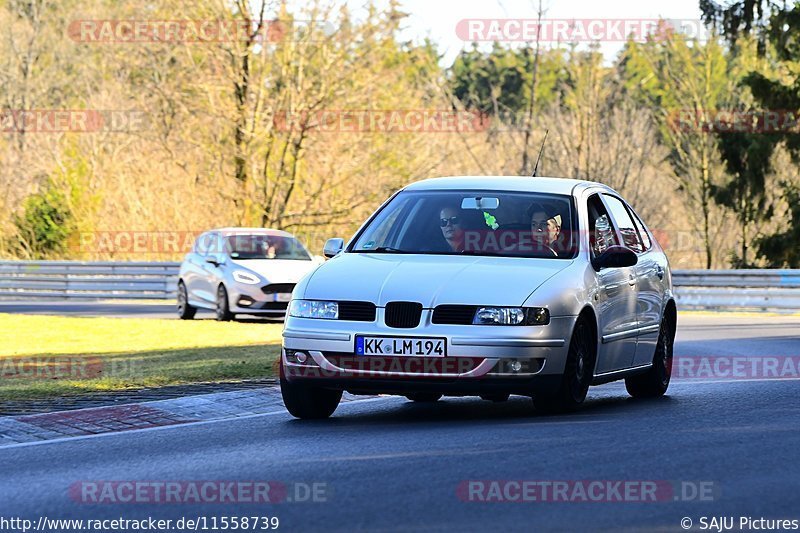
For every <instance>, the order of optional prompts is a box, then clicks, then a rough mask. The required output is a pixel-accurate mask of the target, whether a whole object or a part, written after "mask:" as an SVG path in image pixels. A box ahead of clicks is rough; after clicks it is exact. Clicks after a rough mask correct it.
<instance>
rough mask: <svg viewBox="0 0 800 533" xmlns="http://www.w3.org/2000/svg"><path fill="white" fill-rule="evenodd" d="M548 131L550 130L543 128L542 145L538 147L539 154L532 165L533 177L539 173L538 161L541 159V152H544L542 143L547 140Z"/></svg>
mask: <svg viewBox="0 0 800 533" xmlns="http://www.w3.org/2000/svg"><path fill="white" fill-rule="evenodd" d="M548 133H550V130H549V129H547V130H544V139H542V147H541V148H539V155H538V156H537V157H536V165H535V166H534V167H533V176H531V177H533V178H535V177H536V175H537V174H538V173H539V161H541V159H542V152H544V143H546V142H547V134H548Z"/></svg>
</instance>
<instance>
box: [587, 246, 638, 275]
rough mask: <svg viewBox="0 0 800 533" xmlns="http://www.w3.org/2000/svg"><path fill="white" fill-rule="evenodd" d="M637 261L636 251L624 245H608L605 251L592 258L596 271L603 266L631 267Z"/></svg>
mask: <svg viewBox="0 0 800 533" xmlns="http://www.w3.org/2000/svg"><path fill="white" fill-rule="evenodd" d="M637 262H639V258H638V257H637V256H636V252H634V251H633V250H631V249H630V248H626V247H624V246H609V247H608V248H606V251H604V252H603V253H601V254H600V255H598V256H597V257H595V258H594V259H592V266H593V267H594V269H595V270H596V271H598V272H599V271H600V270H601V269H603V268H622V267H631V266H634V265H635V264H636V263H637Z"/></svg>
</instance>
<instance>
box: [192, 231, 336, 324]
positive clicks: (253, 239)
mask: <svg viewBox="0 0 800 533" xmlns="http://www.w3.org/2000/svg"><path fill="white" fill-rule="evenodd" d="M321 262H322V258H314V257H312V256H311V254H309V253H308V250H306V249H305V247H304V246H303V245H302V244H301V243H300V241H298V240H297V239H296V238H295V237H294V236H293V235H292V234H291V233H286V232H285V231H278V230H270V229H261V228H223V229H216V230H211V231H208V232H206V233H203V234H202V235H200V236H199V237H198V238H197V240H196V241H195V243H194V246H193V247H192V251H191V252H189V253H188V254H187V255H186V257H185V258H184V260H183V263H181V269H180V274H179V276H178V288H177V292H178V294H177V299H178V316H179V317H180V318H182V319H184V320H188V319H192V318H194V316H195V313H197V309H198V308H201V309H212V310H214V311H215V312H216V317H217V320H222V321H227V320H231V319H233V318H234V317H235V316H236V315H237V314H247V315H260V316H267V317H273V318H283V317H284V316H285V315H286V307H287V306H288V303H289V300H290V298H291V293H292V291H293V290H294V287H295V284H296V283H297V282H298V281H299V280H300V279H302V278H303V276H305V275H306V274H308V273H309V272H310V271H311V270H313V269H314V268H316V267H317V266H318V265H319V264H320V263H321Z"/></svg>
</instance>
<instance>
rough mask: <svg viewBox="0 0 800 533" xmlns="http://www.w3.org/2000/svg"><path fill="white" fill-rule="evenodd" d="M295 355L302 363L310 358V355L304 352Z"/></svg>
mask: <svg viewBox="0 0 800 533" xmlns="http://www.w3.org/2000/svg"><path fill="white" fill-rule="evenodd" d="M294 357H295V359H297V362H298V363H300V364H302V363H305V362H306V361H307V360H308V355H306V354H305V353H304V352H297V353H296V354H295V356H294Z"/></svg>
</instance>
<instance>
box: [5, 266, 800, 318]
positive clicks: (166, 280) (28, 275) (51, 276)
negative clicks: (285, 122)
mask: <svg viewBox="0 0 800 533" xmlns="http://www.w3.org/2000/svg"><path fill="white" fill-rule="evenodd" d="M179 268H180V263H172V262H161V263H154V262H138V263H133V262H130V263H122V262H79V261H0V299H3V298H5V299H9V298H12V299H26V298H36V299H38V298H57V299H65V298H66V299H73V298H84V299H131V300H137V299H138V300H172V299H174V298H175V290H176V282H177V275H178V269H179ZM672 281H673V285H674V286H675V293H676V297H677V300H678V306H679V307H681V308H706V309H709V308H710V309H715V308H720V309H793V310H800V270H675V271H673V273H672Z"/></svg>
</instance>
